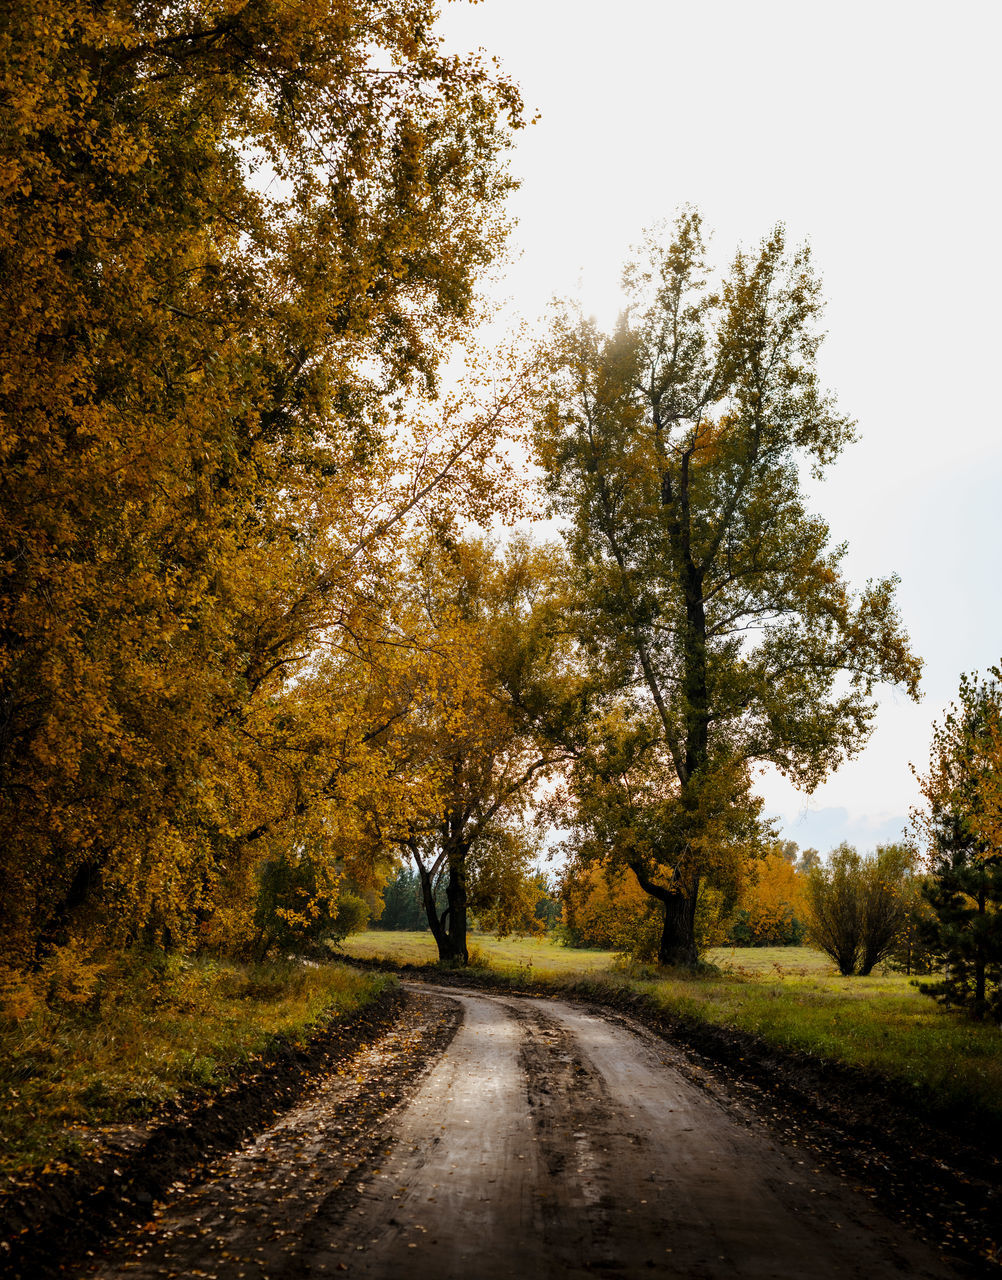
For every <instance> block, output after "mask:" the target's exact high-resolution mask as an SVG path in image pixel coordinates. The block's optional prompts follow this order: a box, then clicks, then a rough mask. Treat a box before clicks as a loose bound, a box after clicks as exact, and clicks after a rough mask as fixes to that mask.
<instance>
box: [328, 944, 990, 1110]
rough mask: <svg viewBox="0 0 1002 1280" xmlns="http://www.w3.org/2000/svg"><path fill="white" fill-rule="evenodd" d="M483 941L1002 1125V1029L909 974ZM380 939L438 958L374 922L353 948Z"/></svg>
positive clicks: (781, 950)
mask: <svg viewBox="0 0 1002 1280" xmlns="http://www.w3.org/2000/svg"><path fill="white" fill-rule="evenodd" d="M418 939H422V941H421V942H420V943H419V942H418V941H417V940H418ZM381 940H382V941H381ZM472 941H473V947H474V954H475V958H476V964H475V966H474V971H478V970H479V971H480V972H482V973H483V975H484V977H485V980H487V981H492V980H493V981H497V980H499V979H501V980H507V981H510V982H511V983H513V984H520V985H523V986H524V985H529V984H533V985H539V986H540V987H542V988H543V989H544V990H546V989H548V990H557V989H560V988H565V989H573V990H575V991H577V992H579V993H582V994H587V993H588V991H589V990H591V991H594V993H595V995H596V996H597V997H601V995H602V994H603V992H605V993H611V994H613V995H615V996H620V997H621V996H622V995H624V994H626V993H632V994H633V995H635V996H639V997H641V998H642V999H643V1000H644V1001H645V1003H647V1004H649V1005H650V1006H651V1007H653V1008H654V1009H655V1010H657V1011H659V1012H662V1013H664V1014H667V1015H668V1016H670V1017H675V1018H682V1019H687V1020H694V1021H697V1022H703V1023H708V1024H715V1025H718V1026H723V1027H726V1028H732V1029H734V1030H737V1031H740V1032H744V1033H746V1034H750V1035H752V1036H755V1037H757V1038H758V1039H759V1040H761V1041H764V1042H765V1043H766V1044H768V1045H773V1046H776V1047H777V1048H780V1049H782V1050H793V1051H796V1052H799V1053H804V1054H808V1055H810V1056H811V1057H813V1058H816V1059H820V1060H824V1061H831V1062H836V1063H840V1064H843V1065H847V1066H850V1067H854V1068H857V1069H859V1070H861V1071H863V1072H865V1073H868V1074H872V1075H876V1076H879V1077H882V1078H884V1079H886V1080H889V1081H891V1082H893V1083H894V1084H895V1085H900V1086H901V1087H903V1088H904V1089H905V1090H907V1092H908V1093H909V1094H910V1095H911V1096H913V1097H917V1098H918V1099H919V1100H920V1101H922V1102H924V1103H926V1104H928V1106H930V1107H931V1108H933V1109H936V1110H942V1111H953V1110H957V1109H961V1110H963V1111H964V1112H965V1113H967V1114H968V1115H969V1116H977V1115H983V1116H984V1117H985V1118H986V1119H987V1118H989V1117H991V1119H992V1120H993V1121H994V1122H995V1123H1002V1028H999V1027H996V1026H979V1025H977V1024H975V1023H971V1022H969V1021H968V1020H967V1019H966V1018H963V1017H962V1016H960V1015H959V1014H957V1013H955V1012H952V1011H950V1010H947V1009H943V1008H942V1007H941V1006H940V1005H938V1004H936V1003H935V1002H934V1001H933V1000H930V999H929V998H928V997H927V996H924V995H922V994H921V992H919V991H918V990H917V989H916V988H915V987H914V986H913V985H912V984H911V982H910V981H909V980H908V978H906V977H904V976H903V975H901V974H892V973H887V974H879V973H878V974H874V975H871V976H870V977H868V978H858V977H857V978H842V977H839V976H838V975H837V974H836V972H835V970H834V966H832V965H831V964H830V963H829V962H828V960H827V959H826V958H825V957H824V956H823V955H821V954H820V953H819V952H817V951H813V950H811V949H810V948H807V947H776V948H741V949H731V948H718V949H716V950H714V951H712V952H710V953H709V954H708V957H707V958H708V960H710V962H711V963H712V964H713V965H715V966H717V968H716V969H715V970H713V969H710V970H708V971H707V972H704V973H700V974H696V975H692V976H688V975H686V976H675V975H673V976H665V975H664V974H660V973H658V971H657V970H656V969H653V968H648V967H644V966H625V967H624V966H617V964H616V958H615V956H614V955H613V954H612V953H610V952H596V951H575V950H573V949H571V948H565V947H560V946H556V945H555V944H553V943H551V942H547V941H533V940H527V939H522V940H517V941H514V942H513V941H512V940H510V939H509V940H500V941H499V940H497V939H494V938H490V937H476V938H474V939H473V940H472ZM380 946H381V947H382V948H383V950H382V953H381V954H382V955H383V956H384V957H385V958H387V959H390V960H392V961H395V962H397V963H423V962H425V963H426V962H428V961H433V960H434V948H433V946H431V944H430V939H428V938H427V935H420V934H418V935H414V934H411V935H407V934H393V933H388V932H384V933H378V932H375V931H374V932H372V933H368V934H362V935H359V936H358V937H357V938H355V939H351V940H350V945H349V947H348V948H346V949H347V950H350V952H351V953H352V954H354V955H358V956H359V957H367V958H375V956H376V954H377V953H378V948H379V947H380ZM419 948H420V950H421V952H422V955H421V957H420V958H419V956H418V951H419Z"/></svg>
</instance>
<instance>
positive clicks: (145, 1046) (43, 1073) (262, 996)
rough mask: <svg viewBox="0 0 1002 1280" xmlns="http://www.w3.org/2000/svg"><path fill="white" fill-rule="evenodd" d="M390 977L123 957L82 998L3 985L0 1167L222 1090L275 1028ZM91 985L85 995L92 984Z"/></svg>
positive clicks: (350, 1001) (299, 1029) (344, 1002)
mask: <svg viewBox="0 0 1002 1280" xmlns="http://www.w3.org/2000/svg"><path fill="white" fill-rule="evenodd" d="M389 981H391V979H388V978H387V977H385V976H384V975H380V974H367V973H360V972H358V971H357V970H353V969H350V968H348V967H346V966H345V965H342V964H325V965H318V966H304V965H296V964H270V965H258V966H253V967H248V966H246V965H237V964H232V963H227V962H221V961H220V962H214V961H190V960H184V959H181V958H174V957H171V958H163V957H161V958H160V959H159V960H158V961H155V962H152V963H151V962H150V961H149V960H148V959H141V958H137V957H136V956H130V955H126V956H120V957H118V958H117V959H115V960H113V961H111V962H110V963H108V964H107V965H106V966H104V967H103V971H102V972H101V973H100V974H99V976H98V977H97V979H96V980H95V981H93V982H91V983H90V984H89V986H90V987H92V988H93V990H92V992H91V994H90V995H88V996H87V998H86V999H83V998H81V995H82V993H81V992H80V991H78V992H77V993H76V994H73V993H71V994H70V995H69V996H65V995H64V998H62V999H59V998H55V999H53V997H52V993H51V991H50V992H49V993H48V998H47V999H46V998H45V994H44V993H41V994H40V993H39V992H38V990H37V989H36V990H35V991H34V992H32V991H30V990H27V989H25V988H24V987H22V988H21V990H20V991H19V992H18V991H14V992H13V995H12V992H11V990H10V989H8V991H7V993H6V994H7V996H8V999H7V1002H6V1010H5V1014H4V1016H3V1017H2V1018H0V1170H2V1171H3V1172H5V1173H16V1172H18V1171H22V1170H24V1169H26V1168H31V1167H40V1166H45V1165H58V1164H59V1163H61V1162H64V1161H66V1160H68V1159H71V1158H72V1157H73V1156H74V1155H75V1154H76V1153H78V1152H79V1151H81V1150H82V1149H85V1148H86V1147H87V1146H88V1145H90V1144H92V1143H93V1142H94V1141H95V1140H96V1139H98V1138H99V1136H100V1133H101V1131H102V1130H103V1129H106V1128H107V1127H109V1126H112V1127H113V1126H117V1125H122V1124H129V1123H136V1122H137V1121H141V1120H142V1119H143V1118H144V1117H146V1116H149V1115H150V1114H151V1113H152V1112H154V1111H155V1110H156V1109H157V1107H158V1106H160V1105H161V1104H163V1103H164V1102H166V1101H167V1100H169V1099H171V1098H174V1097H176V1096H177V1095H178V1094H180V1093H182V1092H183V1091H185V1090H186V1089H191V1088H193V1087H199V1086H200V1087H209V1088H213V1087H218V1086H220V1085H222V1084H223V1083H225V1082H226V1080H227V1079H228V1078H229V1077H231V1076H232V1074H233V1073H234V1072H235V1071H236V1070H238V1069H239V1068H240V1067H241V1065H243V1064H246V1063H248V1062H250V1061H252V1060H254V1059H255V1058H257V1057H259V1056H260V1055H261V1054H262V1053H263V1052H264V1050H266V1049H267V1047H268V1046H269V1044H270V1043H273V1042H274V1041H275V1040H276V1038H278V1037H285V1038H288V1039H292V1040H299V1039H302V1038H304V1037H307V1036H308V1035H309V1033H310V1031H311V1029H313V1028H315V1027H317V1026H318V1025H320V1024H322V1023H324V1022H326V1021H329V1020H332V1019H336V1018H340V1017H344V1016H346V1015H347V1014H349V1013H351V1012H353V1011H354V1010H356V1009H358V1008H360V1007H361V1006H363V1005H365V1004H367V1003H368V1002H369V1001H371V1000H372V999H374V998H375V997H376V995H378V993H379V992H380V991H381V990H383V989H384V988H385V986H386V985H387V982H389ZM83 985H84V992H86V990H87V989H88V985H87V984H83Z"/></svg>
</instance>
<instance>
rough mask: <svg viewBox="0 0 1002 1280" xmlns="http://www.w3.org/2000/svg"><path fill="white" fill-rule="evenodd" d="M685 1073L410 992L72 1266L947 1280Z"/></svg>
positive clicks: (560, 1006)
mask: <svg viewBox="0 0 1002 1280" xmlns="http://www.w3.org/2000/svg"><path fill="white" fill-rule="evenodd" d="M450 1036H451V1039H450ZM443 1046H444V1047H443ZM418 1059H420V1060H421V1062H422V1063H425V1062H427V1065H424V1066H421V1067H417V1066H415V1065H414V1064H415V1062H416V1061H417V1060H418ZM429 1059H430V1061H429ZM685 1065H686V1064H685V1061H684V1059H683V1058H682V1057H681V1055H680V1053H679V1051H678V1050H676V1049H675V1048H674V1047H673V1046H671V1045H669V1044H667V1043H665V1042H664V1041H662V1040H660V1039H658V1038H656V1037H654V1036H653V1035H650V1034H648V1033H647V1032H645V1031H643V1030H642V1029H641V1028H639V1027H634V1026H630V1025H625V1024H624V1022H623V1021H622V1020H621V1019H615V1018H610V1017H607V1016H602V1015H601V1014H599V1013H591V1012H588V1011H586V1010H582V1009H580V1008H578V1007H576V1006H572V1005H569V1004H564V1003H561V1002H558V1001H553V1000H543V1001H539V1000H530V999H520V998H518V997H512V996H486V995H479V994H471V993H468V992H463V993H458V992H455V991H452V990H449V991H445V990H442V991H436V990H434V989H429V988H426V987H422V988H421V991H420V994H415V996H414V999H413V1000H412V1003H411V1005H410V1008H409V1011H408V1013H407V1015H406V1016H405V1018H404V1019H403V1021H402V1023H401V1024H400V1025H399V1026H398V1027H397V1028H395V1029H394V1030H393V1031H391V1032H390V1033H388V1035H386V1036H384V1037H383V1039H382V1040H380V1041H379V1042H378V1043H377V1044H375V1045H373V1046H372V1047H371V1048H370V1049H368V1050H366V1051H365V1052H364V1053H363V1054H362V1055H361V1056H360V1058H359V1059H358V1060H356V1063H355V1064H354V1066H353V1069H352V1071H351V1072H350V1073H348V1074H346V1075H339V1076H335V1077H331V1078H330V1079H329V1080H327V1081H326V1082H325V1083H324V1085H323V1086H322V1087H321V1088H320V1089H319V1090H318V1092H317V1093H316V1094H315V1095H314V1096H313V1097H312V1098H311V1099H310V1101H309V1102H308V1103H307V1104H306V1105H304V1106H301V1107H298V1108H296V1109H295V1110H294V1111H292V1112H290V1113H288V1114H287V1115H286V1116H283V1117H282V1118H281V1119H280V1120H278V1121H277V1123H276V1124H275V1125H274V1126H273V1127H272V1128H270V1129H269V1130H267V1131H266V1132H265V1133H263V1134H261V1135H260V1136H259V1137H258V1138H257V1139H255V1140H254V1141H253V1142H251V1143H249V1144H247V1145H245V1146H244V1147H243V1148H242V1149H241V1150H240V1151H238V1152H236V1153H234V1154H233V1155H232V1156H231V1157H229V1158H228V1159H227V1160H226V1161H224V1162H223V1163H222V1164H221V1165H219V1166H217V1167H216V1168H215V1170H214V1172H213V1175H212V1176H211V1177H210V1178H208V1179H207V1180H205V1181H203V1182H202V1183H200V1184H199V1185H197V1186H193V1187H190V1188H189V1187H182V1186H180V1185H179V1186H178V1187H177V1188H176V1189H175V1192H176V1194H175V1197H174V1198H173V1199H172V1201H171V1202H170V1203H169V1204H167V1205H165V1206H164V1208H163V1210H162V1211H161V1212H160V1214H159V1215H158V1217H157V1219H156V1220H155V1221H154V1222H152V1223H150V1224H149V1226H148V1227H147V1228H145V1229H144V1230H143V1231H141V1232H139V1233H137V1234H136V1235H134V1236H133V1237H132V1238H130V1239H129V1240H126V1241H122V1242H120V1243H119V1245H117V1246H116V1247H115V1249H114V1251H113V1252H111V1253H110V1254H109V1255H108V1256H106V1257H105V1258H104V1259H103V1260H102V1261H100V1262H97V1263H95V1265H94V1266H93V1267H92V1268H91V1269H90V1270H89V1271H88V1272H85V1273H84V1274H88V1275H91V1276H99V1277H100V1278H101V1280H112V1278H113V1277H114V1278H115V1280H120V1278H122V1277H126V1276H131V1277H137V1276H138V1277H143V1278H146V1277H151V1278H152V1277H174V1276H177V1277H182V1276H184V1277H187V1276H204V1277H212V1278H214V1280H262V1278H264V1277H267V1278H268V1280H293V1278H295V1280H313V1278H315V1277H320V1276H339V1275H348V1276H353V1277H358V1278H359V1280H361V1278H362V1277H365V1278H367V1280H396V1278H397V1277H399V1278H400V1280H460V1278H461V1277H462V1278H463V1280H467V1278H470V1280H501V1278H502V1277H504V1278H508V1277H515V1278H517V1280H551V1278H552V1280H558V1278H561V1277H595V1276H604V1277H634V1276H648V1275H662V1276H677V1277H687V1278H691V1280H717V1278H720V1280H723V1278H724V1277H727V1280H730V1278H731V1277H755V1280H793V1278H798V1280H799V1277H805V1276H810V1277H812V1278H815V1280H836V1278H840V1280H841V1278H846V1280H847V1278H849V1277H857V1276H869V1277H876V1278H878V1280H883V1278H884V1277H892V1276H909V1277H916V1280H917V1278H919V1277H946V1276H953V1275H957V1274H961V1273H959V1272H955V1271H954V1270H952V1269H951V1267H950V1265H949V1264H948V1263H946V1262H944V1261H943V1260H941V1259H940V1258H939V1257H937V1255H936V1254H935V1253H934V1252H933V1251H932V1250H931V1249H929V1248H928V1247H926V1246H925V1245H923V1244H922V1243H921V1242H919V1241H918V1240H916V1239H915V1238H914V1237H912V1236H910V1235H909V1234H907V1233H906V1232H905V1231H904V1230H903V1229H902V1228H901V1227H899V1226H896V1225H894V1224H892V1223H891V1222H890V1221H888V1220H887V1219H886V1218H884V1217H882V1216H881V1215H880V1213H879V1212H878V1211H877V1210H876V1209H875V1208H874V1207H873V1205H872V1204H871V1203H870V1201H868V1200H867V1199H866V1198H865V1197H863V1196H861V1195H859V1194H858V1193H856V1192H854V1191H853V1190H852V1189H851V1188H850V1187H848V1186H847V1185H846V1184H845V1183H844V1182H843V1181H841V1180H840V1179H838V1178H837V1177H835V1176H834V1175H831V1174H829V1173H826V1172H824V1171H822V1170H820V1169H818V1168H817V1167H816V1166H815V1162H814V1161H813V1160H812V1158H811V1157H810V1156H809V1155H808V1154H806V1153H805V1152H803V1151H800V1150H797V1149H796V1148H783V1147H782V1146H781V1145H780V1144H779V1143H778V1142H777V1141H776V1140H775V1138H774V1137H772V1136H770V1133H769V1131H768V1130H767V1129H766V1128H765V1127H764V1126H763V1125H762V1124H761V1123H759V1122H756V1121H754V1120H753V1119H752V1118H751V1117H749V1116H743V1115H742V1113H741V1109H740V1106H735V1105H734V1103H733V1100H725V1099H722V1098H720V1097H718V1096H715V1094H714V1092H713V1090H712V1089H707V1088H704V1087H700V1085H699V1084H697V1083H694V1082H693V1080H692V1079H691V1078H690V1077H691V1075H692V1072H691V1071H687V1070H685ZM408 1076H409V1083H405V1084H403V1085H401V1084H400V1083H399V1081H400V1080H404V1081H405V1082H406V1080H407V1078H408ZM394 1081H397V1082H398V1083H397V1084H396V1086H394V1083H393V1082H394ZM394 1087H395V1088H396V1089H397V1093H396V1094H394V1092H393V1089H394ZM380 1099H381V1100H382V1101H381V1102H380ZM725 1102H726V1105H725ZM367 1109H368V1114H367ZM360 1116H361V1117H362V1119H361V1120H360Z"/></svg>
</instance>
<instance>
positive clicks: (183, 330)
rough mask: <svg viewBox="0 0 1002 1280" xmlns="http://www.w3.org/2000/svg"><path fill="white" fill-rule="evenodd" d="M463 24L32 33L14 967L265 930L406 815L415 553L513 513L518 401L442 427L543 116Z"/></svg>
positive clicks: (18, 109)
mask: <svg viewBox="0 0 1002 1280" xmlns="http://www.w3.org/2000/svg"><path fill="white" fill-rule="evenodd" d="M433 18H434V13H433V10H432V8H431V6H430V5H429V4H427V3H425V2H424V0H396V2H395V3H392V4H383V3H373V2H370V0H302V2H299V3H296V4H288V3H285V2H284V0H182V2H181V3H178V4H171V5H165V4H152V5H147V4H142V5H141V4H138V3H133V2H130V0H121V2H120V3H116V4H110V5H99V6H95V5H93V4H90V3H84V2H83V0H25V3H21V4H18V5H16V6H14V7H13V8H12V9H10V10H9V11H8V12H7V14H6V15H5V19H4V24H3V27H2V30H0V76H2V82H0V100H2V103H3V125H2V129H0V194H2V197H3V200H4V206H5V216H4V219H3V220H2V222H0V473H2V480H0V850H2V852H0V912H2V915H3V918H4V920H5V922H6V923H7V927H8V930H9V932H8V934H7V943H8V947H9V949H10V952H11V954H12V955H13V956H18V955H20V956H22V957H23V956H27V955H29V954H31V953H32V952H33V951H34V950H35V949H37V948H38V947H39V946H44V945H45V944H46V942H47V941H52V940H55V939H58V938H59V937H60V936H62V935H64V934H65V932H66V930H67V929H68V928H70V927H71V925H72V924H73V922H74V921H77V922H80V923H82V924H87V925H88V927H90V928H91V929H100V930H101V931H105V932H107V933H108V935H109V936H117V937H124V938H128V937H147V938H149V939H151V940H157V941H164V942H172V943H175V944H177V943H188V942H192V941H194V940H196V939H197V938H198V937H199V936H200V934H201V933H202V932H204V931H205V930H206V929H209V930H215V932H216V934H217V935H218V936H219V937H221V938H225V937H227V936H233V937H238V938H239V937H246V935H247V929H248V927H249V925H248V920H249V917H248V914H247V910H246V909H245V908H244V907H241V906H240V904H241V903H244V904H248V903H250V904H252V901H253V896H254V886H255V877H254V868H255V867H256V866H257V865H259V864H260V863H261V862H262V861H263V860H264V859H266V858H268V857H271V856H274V855H275V853H276V851H280V850H281V849H290V848H302V847H306V846H309V847H310V848H311V849H312V850H313V851H314V852H313V855H312V856H315V857H317V858H321V859H323V860H326V862H327V863H328V865H330V866H336V865H338V864H339V863H340V862H341V861H342V860H343V859H344V858H345V857H347V856H348V854H349V851H350V850H351V849H352V848H353V847H355V845H354V844H353V842H354V841H355V838H356V836H357V835H358V833H359V830H360V828H361V826H362V825H363V824H362V819H360V818H359V817H358V815H357V814H356V813H355V801H356V798H357V796H358V795H359V794H360V792H361V791H362V790H363V789H364V788H366V787H371V786H386V787H391V788H392V787H393V786H396V787H397V788H398V790H399V789H400V788H401V786H402V784H401V782H400V780H399V779H394V778H392V777H391V772H392V770H391V768H390V766H389V764H388V763H387V761H388V759H389V757H388V756H387V754H386V752H385V751H384V750H383V747H384V745H385V740H386V737H387V734H388V733H389V726H388V725H387V723H386V721H385V719H384V718H381V717H382V708H381V705H380V699H381V692H380V691H381V689H382V688H383V687H384V686H385V683H386V682H385V680H384V679H383V677H382V676H381V675H380V673H379V672H378V671H374V670H373V663H372V658H373V656H374V654H378V653H379V652H380V646H381V644H382V642H383V641H385V640H386V639H387V635H386V625H385V620H386V609H385V599H386V584H387V582H388V580H392V576H393V572H394V565H395V562H396V558H397V555H398V539H399V535H400V531H401V529H402V526H403V524H404V523H406V517H407V516H409V515H410V516H413V515H414V513H416V512H418V511H420V510H422V509H426V508H427V507H428V506H429V504H434V503H435V502H439V503H445V504H447V505H448V507H449V509H450V511H452V512H463V511H468V512H469V513H470V514H473V515H477V514H481V515H482V514H483V512H484V511H485V510H486V509H489V508H490V506H491V505H492V504H493V502H494V496H493V494H491V495H490V496H488V494H489V491H490V489H491V485H492V480H493V478H494V476H495V473H496V468H495V466H494V463H493V462H492V458H493V457H494V452H493V451H494V444H495V441H496V438H497V435H498V433H499V432H500V431H502V430H503V429H504V425H505V421H506V415H507V414H508V410H509V407H510V402H509V401H508V400H506V396H505V392H504V391H503V390H497V391H495V392H492V396H491V399H490V401H489V403H484V402H481V403H478V402H477V401H476V399H475V397H471V398H467V399H466V400H464V401H463V402H462V403H456V404H453V405H451V406H449V405H436V404H434V402H433V401H432V400H431V399H430V397H432V396H433V395H434V393H435V391H436V367H437V364H438V362H439V360H440V358H441V355H442V353H443V352H444V351H446V350H448V347H449V344H450V343H451V342H452V341H454V340H455V339H456V338H457V337H459V336H460V335H461V334H462V333H463V331H464V326H465V325H466V324H467V323H468V321H469V319H470V317H471V315H472V308H473V295H474V286H475V280H476V276H477V273H478V272H479V271H480V270H481V269H483V267H484V266H485V265H486V264H488V263H489V262H490V261H491V259H492V258H493V257H494V256H495V254H496V253H497V251H498V248H499V246H500V244H501V242H502V236H503V225H502V221H501V217H500V208H501V202H502V200H503V197H504V195H505V194H506V192H507V190H508V189H509V187H510V185H511V184H510V180H509V179H508V177H507V176H506V173H505V170H504V167H503V163H502V159H501V157H502V153H503V150H504V148H505V146H506V145H507V136H508V133H509V131H510V128H511V127H512V126H517V125H518V124H519V123H520V120H519V112H520V103H519V99H518V94H517V92H516V91H515V89H514V88H513V87H512V86H511V85H510V84H509V83H507V82H505V81H504V80H503V79H500V78H498V77H497V76H493V75H488V74H487V72H486V71H485V69H484V68H483V67H482V66H481V65H480V64H479V63H478V62H477V61H476V60H475V59H465V60H464V59H458V58H455V57H452V56H450V55H447V54H446V53H444V52H442V51H441V50H440V49H439V47H438V44H437V40H436V37H435V35H434V29H433ZM422 401H423V402H424V404H425V406H426V407H425V408H424V409H422ZM325 652H326V653H327V655H328V657H327V658H326V659H325V660H324V661H322V662H318V660H317V656H316V655H317V654H318V653H321V654H323V653H325ZM390 754H391V755H392V753H390ZM241 912H242V915H241ZM237 916H240V919H237V918H236V917H237Z"/></svg>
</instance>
